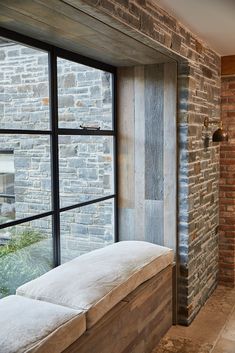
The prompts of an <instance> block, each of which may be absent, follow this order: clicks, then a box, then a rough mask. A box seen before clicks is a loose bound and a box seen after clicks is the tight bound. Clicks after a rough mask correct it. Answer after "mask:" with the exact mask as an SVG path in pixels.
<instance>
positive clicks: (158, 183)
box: [145, 65, 164, 200]
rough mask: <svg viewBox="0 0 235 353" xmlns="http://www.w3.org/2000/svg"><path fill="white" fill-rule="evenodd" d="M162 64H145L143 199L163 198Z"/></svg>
mask: <svg viewBox="0 0 235 353" xmlns="http://www.w3.org/2000/svg"><path fill="white" fill-rule="evenodd" d="M163 75H164V66H163V65H148V66H145V199H146V200H163V100H164V97H163V84H164V76H163Z"/></svg>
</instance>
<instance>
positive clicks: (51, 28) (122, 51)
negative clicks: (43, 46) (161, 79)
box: [0, 0, 169, 66]
mask: <svg viewBox="0 0 235 353" xmlns="http://www.w3.org/2000/svg"><path fill="white" fill-rule="evenodd" d="M0 25H1V26H4V27H5V28H7V29H11V30H14V31H18V32H19V33H22V34H25V35H28V36H32V37H34V38H36V39H39V40H43V41H45V42H47V43H49V44H54V45H57V46H59V47H61V48H64V49H68V50H71V51H74V52H78V53H80V54H83V55H86V56H90V57H92V58H94V59H98V60H100V61H102V62H103V61H105V62H107V63H109V64H112V65H114V66H124V65H126V66H128V65H138V64H143V63H145V64H151V63H155V62H156V63H157V62H162V61H166V60H168V61H169V59H168V58H167V57H166V56H164V55H163V54H161V53H159V52H157V51H156V50H154V49H152V48H150V47H147V46H146V45H144V44H142V43H140V42H138V41H136V40H135V39H132V38H130V37H129V36H126V35H124V34H122V33H121V32H119V31H118V30H116V29H113V28H112V27H110V26H108V25H106V24H104V23H102V22H100V21H98V20H96V19H95V18H93V17H91V16H89V15H87V14H85V13H84V12H82V11H79V9H76V8H75V7H74V6H72V4H70V3H69V2H67V3H66V1H63V2H62V1H57V0H50V1H47V0H24V1H19V0H11V1H8V0H2V1H1V2H0ZM104 54H105V56H104Z"/></svg>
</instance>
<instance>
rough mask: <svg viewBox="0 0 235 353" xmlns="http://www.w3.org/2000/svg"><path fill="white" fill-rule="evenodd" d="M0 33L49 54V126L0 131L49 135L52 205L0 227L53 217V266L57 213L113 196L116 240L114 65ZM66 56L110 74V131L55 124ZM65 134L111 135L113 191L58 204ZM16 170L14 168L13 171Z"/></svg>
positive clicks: (56, 260)
mask: <svg viewBox="0 0 235 353" xmlns="http://www.w3.org/2000/svg"><path fill="white" fill-rule="evenodd" d="M0 36H1V37H3V38H5V39H8V40H12V41H14V42H18V43H19V44H23V45H28V46H30V47H32V48H34V49H40V50H43V51H45V52H47V53H48V55H49V63H48V65H49V85H50V93H49V97H50V98H49V104H50V129H48V130H28V129H27V130H25V129H24V128H23V127H22V129H14V127H12V129H2V128H1V126H0V134H9V135H10V134H21V135H47V136H48V135H49V136H50V139H51V152H50V155H51V186H52V188H51V191H52V192H51V195H52V196H51V199H52V207H51V210H50V211H48V212H43V213H40V214H36V215H33V216H30V217H27V218H23V219H17V220H13V221H10V222H7V223H5V224H0V229H3V228H7V227H12V226H15V225H19V224H23V223H26V222H30V221H33V220H36V219H40V218H44V217H47V216H52V236H53V252H54V256H53V258H54V266H58V265H59V264H60V263H61V249H60V214H61V213H62V212H65V211H69V210H73V209H77V208H80V207H84V206H87V205H90V204H94V203H98V202H101V201H105V200H109V199H113V200H114V223H115V224H114V241H117V240H118V222H117V138H116V137H117V127H116V119H115V116H116V69H115V67H113V66H110V65H107V64H105V63H102V62H98V61H96V60H93V59H90V58H87V57H84V56H82V55H79V54H76V53H73V52H70V51H67V50H64V49H61V48H58V47H55V46H52V45H49V44H47V43H44V42H40V41H38V40H35V39H33V38H30V37H27V36H24V35H21V34H19V33H16V32H12V31H9V30H7V29H4V28H0ZM58 58H62V59H67V60H69V61H71V62H75V63H79V64H83V65H86V66H90V67H92V68H96V69H100V70H103V71H106V72H108V73H111V74H112V126H113V128H112V129H110V130H101V129H89V128H88V129H86V128H78V129H69V128H60V127H59V124H58V85H57V78H58V75H57V59H58ZM65 135H77V136H79V135H90V136H104V135H105V136H112V137H113V147H114V152H113V153H114V155H113V159H114V163H113V164H114V173H113V179H114V180H113V185H114V193H112V194H110V195H107V196H104V197H100V198H95V199H92V200H89V201H85V202H80V203H79V202H78V203H76V204H73V205H71V206H68V207H60V190H59V147H58V144H59V136H65ZM16 172H17V171H16Z"/></svg>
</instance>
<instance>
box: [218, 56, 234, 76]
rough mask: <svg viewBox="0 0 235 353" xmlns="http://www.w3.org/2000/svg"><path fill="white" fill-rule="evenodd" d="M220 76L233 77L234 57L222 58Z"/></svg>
mask: <svg viewBox="0 0 235 353" xmlns="http://www.w3.org/2000/svg"><path fill="white" fill-rule="evenodd" d="M221 75H235V55H229V56H222V58H221Z"/></svg>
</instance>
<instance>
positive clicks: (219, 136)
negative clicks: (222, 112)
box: [204, 117, 228, 142]
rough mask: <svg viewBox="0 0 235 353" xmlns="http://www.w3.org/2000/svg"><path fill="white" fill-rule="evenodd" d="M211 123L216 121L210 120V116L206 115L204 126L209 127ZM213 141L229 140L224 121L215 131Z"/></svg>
mask: <svg viewBox="0 0 235 353" xmlns="http://www.w3.org/2000/svg"><path fill="white" fill-rule="evenodd" d="M209 124H215V123H214V122H211V121H209V118H208V117H206V118H205V120H204V126H205V127H206V128H208V127H209ZM212 141H213V142H223V141H228V133H227V132H226V131H225V130H224V129H223V126H222V122H221V123H220V127H219V128H218V129H217V130H215V131H214V133H213V135H212Z"/></svg>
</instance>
